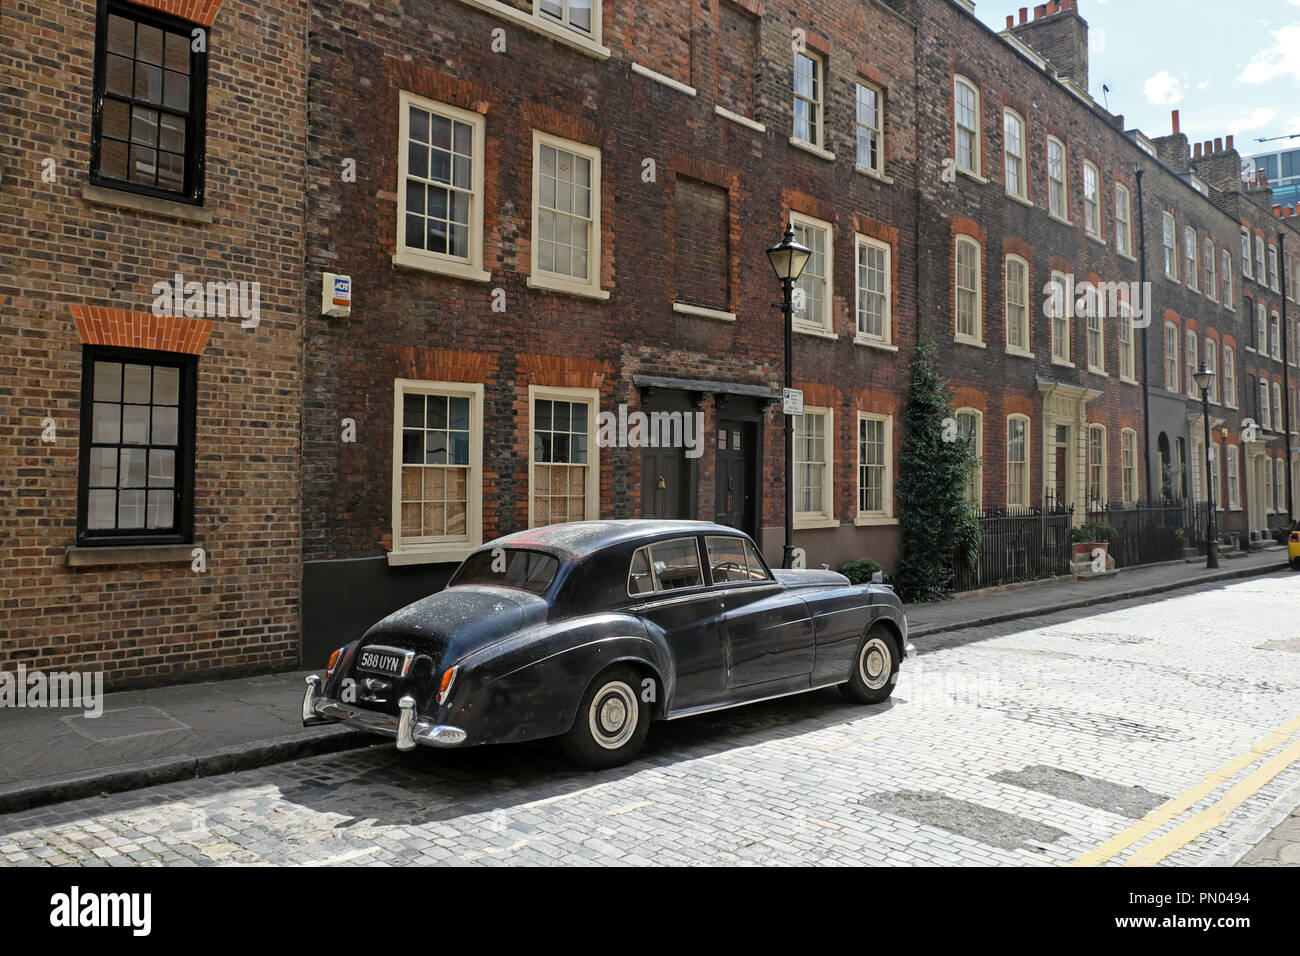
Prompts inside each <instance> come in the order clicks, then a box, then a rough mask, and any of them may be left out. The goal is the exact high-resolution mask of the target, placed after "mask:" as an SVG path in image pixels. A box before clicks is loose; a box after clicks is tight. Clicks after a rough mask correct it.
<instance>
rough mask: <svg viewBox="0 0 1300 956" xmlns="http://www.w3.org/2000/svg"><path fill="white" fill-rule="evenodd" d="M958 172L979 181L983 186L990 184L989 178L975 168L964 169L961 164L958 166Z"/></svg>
mask: <svg viewBox="0 0 1300 956" xmlns="http://www.w3.org/2000/svg"><path fill="white" fill-rule="evenodd" d="M957 172H958V173H960V174H961V175H963V176H965V177H966V178H967V179H973V180H975V182H977V183H979V184H980V185H981V186H987V185H988V184H989V181H988V180H987V179H985V178H984V177H983V176H981V175H980V174H979V173H977V172H975V171H974V170H971V169H963V168H962V167H961V166H958V167H957Z"/></svg>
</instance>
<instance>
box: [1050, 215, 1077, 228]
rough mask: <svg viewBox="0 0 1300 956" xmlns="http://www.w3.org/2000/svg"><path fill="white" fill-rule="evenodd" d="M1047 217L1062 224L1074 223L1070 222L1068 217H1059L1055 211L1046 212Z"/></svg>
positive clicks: (1070, 224)
mask: <svg viewBox="0 0 1300 956" xmlns="http://www.w3.org/2000/svg"><path fill="white" fill-rule="evenodd" d="M1047 218H1048V219H1050V220H1052V221H1053V222H1059V223H1060V224H1061V225H1062V226H1073V225H1074V223H1072V222H1070V220H1068V219H1063V218H1061V217H1060V216H1058V215H1057V214H1056V213H1054V212H1048V214H1047Z"/></svg>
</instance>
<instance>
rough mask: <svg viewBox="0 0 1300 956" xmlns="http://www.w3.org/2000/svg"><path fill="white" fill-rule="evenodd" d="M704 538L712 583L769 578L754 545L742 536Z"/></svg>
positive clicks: (765, 579)
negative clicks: (707, 550)
mask: <svg viewBox="0 0 1300 956" xmlns="http://www.w3.org/2000/svg"><path fill="white" fill-rule="evenodd" d="M704 540H705V544H706V545H707V546H708V549H709V573H710V574H711V575H712V576H713V583H714V584H723V583H726V582H729V581H767V580H770V579H769V577H768V573H767V568H765V567H763V562H762V561H760V560H759V559H758V555H757V554H756V553H755V552H754V546H753V545H751V544H750V543H749V542H748V541H746V540H745V539H744V538H733V537H730V536H721V535H720V536H718V537H709V538H705V539H704Z"/></svg>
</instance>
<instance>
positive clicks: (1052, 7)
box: [1047, 0, 1061, 17]
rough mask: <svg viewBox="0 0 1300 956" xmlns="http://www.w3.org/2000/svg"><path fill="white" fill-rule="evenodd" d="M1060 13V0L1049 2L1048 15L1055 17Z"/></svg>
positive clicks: (1050, 0)
mask: <svg viewBox="0 0 1300 956" xmlns="http://www.w3.org/2000/svg"><path fill="white" fill-rule="evenodd" d="M1060 12H1061V3H1060V0H1049V2H1048V4H1047V15H1048V16H1049V17H1051V16H1055V15H1056V14H1058V13H1060Z"/></svg>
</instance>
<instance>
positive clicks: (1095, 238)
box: [1086, 232, 1110, 249]
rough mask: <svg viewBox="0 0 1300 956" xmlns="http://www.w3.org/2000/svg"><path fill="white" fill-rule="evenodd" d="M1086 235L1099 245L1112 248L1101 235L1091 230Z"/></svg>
mask: <svg viewBox="0 0 1300 956" xmlns="http://www.w3.org/2000/svg"><path fill="white" fill-rule="evenodd" d="M1086 235H1087V236H1088V238H1089V239H1091V240H1092V241H1093V242H1095V243H1096V244H1097V245H1099V246H1101V247H1102V248H1103V249H1109V248H1110V245H1109V244H1108V243H1107V242H1106V240H1105V239H1103V238H1102V237H1101V236H1097V235H1093V234H1092V233H1091V232H1089V233H1086Z"/></svg>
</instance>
